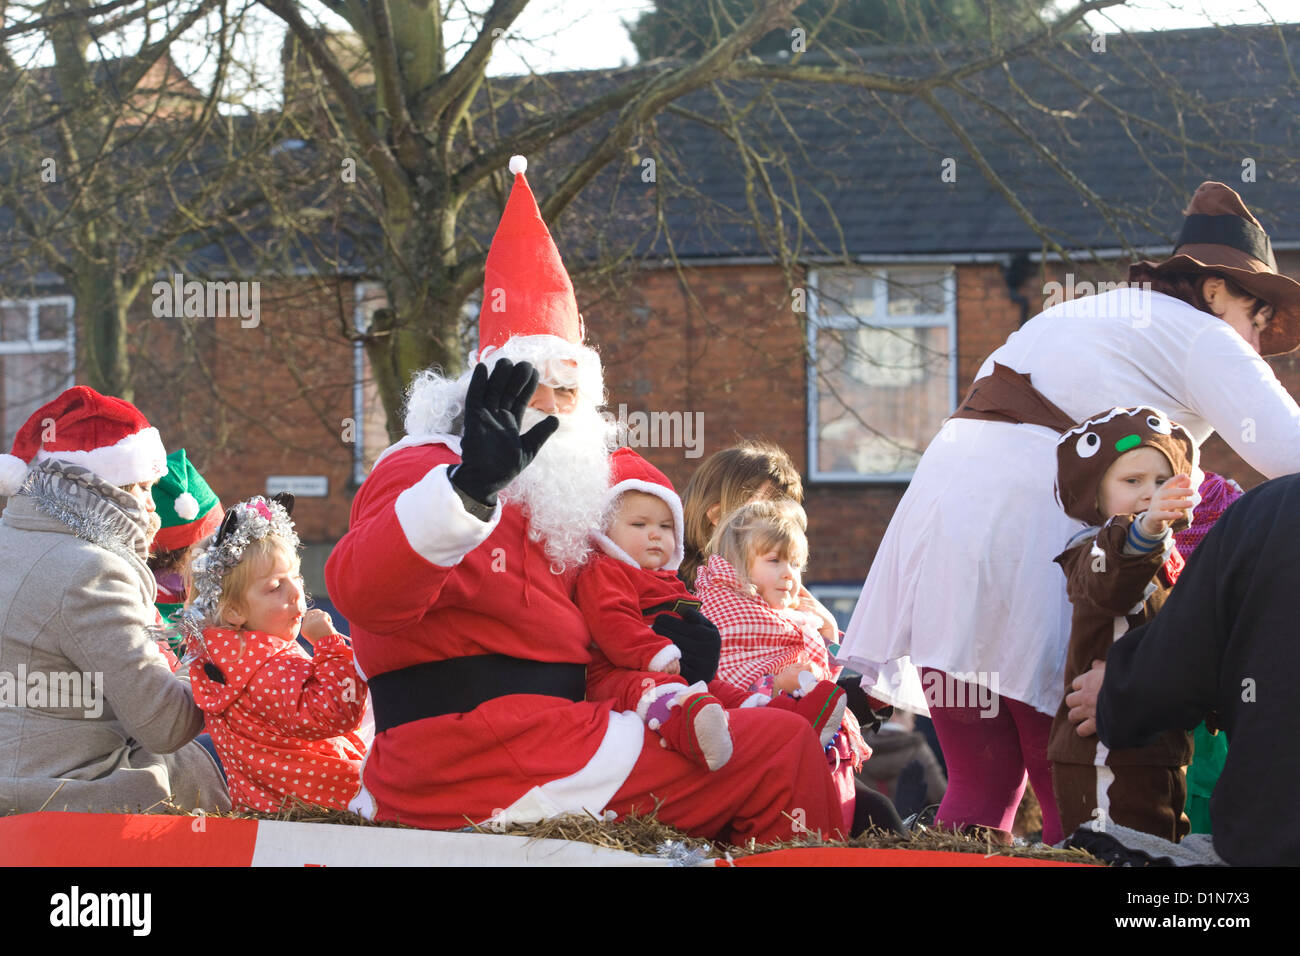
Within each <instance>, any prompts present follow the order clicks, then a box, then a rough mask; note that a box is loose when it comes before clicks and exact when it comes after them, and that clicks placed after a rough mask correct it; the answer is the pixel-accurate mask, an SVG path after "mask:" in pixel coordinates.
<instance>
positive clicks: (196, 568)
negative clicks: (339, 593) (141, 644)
mask: <svg viewBox="0 0 1300 956" xmlns="http://www.w3.org/2000/svg"><path fill="white" fill-rule="evenodd" d="M292 509H293V496H292V495H276V496H275V498H273V499H271V500H269V501H268V500H267V499H265V498H261V497H254V498H251V499H249V500H248V501H247V502H241V503H240V504H237V505H235V507H234V508H232V509H231V510H230V512H229V513H228V514H227V515H226V518H225V520H224V521H223V522H222V524H221V527H220V529H219V530H218V531H217V533H216V535H215V536H213V538H212V539H210V540H209V541H208V542H206V544H200V545H199V546H198V549H197V553H196V555H195V557H194V558H193V560H192V561H191V564H190V577H191V579H192V586H191V588H190V594H191V595H192V596H193V598H192V601H191V603H190V604H189V605H188V606H187V608H186V610H185V621H186V623H187V628H186V629H187V632H188V634H189V639H190V646H191V652H192V655H193V661H192V662H191V664H190V680H191V684H192V685H193V688H194V700H195V702H196V703H197V704H198V705H199V707H201V708H202V709H203V711H204V713H205V714H206V715H207V731H208V733H209V734H211V735H212V740H213V742H214V743H215V744H216V747H217V753H218V754H219V755H220V757H221V761H222V764H223V765H224V769H225V772H226V778H227V783H228V784H229V787H230V799H231V802H232V803H233V804H234V807H235V809H242V810H261V811H267V812H275V811H278V810H280V809H282V808H283V807H284V806H285V805H286V804H287V803H289V802H290V801H289V798H290V797H291V796H292V797H297V798H299V799H301V800H303V801H304V802H306V803H310V804H316V805H318V806H322V807H330V808H333V809H337V810H345V809H347V805H348V801H349V800H350V799H351V798H352V797H353V796H354V795H355V794H356V792H357V790H358V789H359V788H360V783H361V763H362V760H363V759H364V757H365V744H364V743H363V742H362V741H361V738H360V737H358V736H357V734H356V733H355V731H356V729H357V725H358V724H359V723H360V721H361V717H362V713H363V711H364V709H365V703H366V685H365V683H364V681H363V680H362V679H361V676H360V674H358V672H357V668H356V664H355V663H354V662H353V659H352V648H351V646H350V645H349V644H348V643H347V641H346V640H345V639H344V638H343V636H342V635H340V634H339V633H338V632H337V631H335V630H334V625H333V623H332V622H331V621H330V618H329V615H328V614H326V613H325V612H323V611H319V610H314V611H307V610H306V599H305V595H304V592H303V585H302V576H301V574H299V562H298V535H297V533H296V532H295V531H294V528H293V521H292V520H291V519H290V517H289V513H290V512H291V511H292ZM300 630H301V633H302V636H303V637H304V638H306V639H307V640H308V641H310V642H311V643H312V645H313V649H314V652H315V653H314V656H308V655H307V654H306V653H305V652H304V651H303V650H302V648H301V646H300V645H299V644H298V642H297V640H295V638H297V637H298V635H299V631H300Z"/></svg>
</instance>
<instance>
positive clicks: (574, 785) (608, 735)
mask: <svg viewBox="0 0 1300 956" xmlns="http://www.w3.org/2000/svg"><path fill="white" fill-rule="evenodd" d="M645 740H646V736H645V724H644V723H642V721H641V718H639V717H637V716H636V714H633V713H632V712H631V711H623V712H622V713H620V712H618V711H610V714H609V726H607V727H606V728H605V737H604V739H603V740H601V742H600V746H599V747H598V748H597V749H596V752H595V754H593V755H592V757H591V759H590V760H588V761H587V764H586V766H584V767H583V768H582V769H581V770H579V771H578V772H577V773H572V774H569V776H567V777H560V778H559V779H558V780H551V781H549V782H548V783H544V784H542V785H541V786H540V787H533V789H531V790H529V791H528V792H527V793H525V794H524V795H523V796H522V797H520V798H519V799H518V800H516V801H515V802H514V803H512V804H510V806H508V807H506V808H505V809H504V810H502V811H501V812H499V813H497V814H496V815H495V816H493V817H492V818H491V819H490V820H488V821H486V822H487V823H491V824H494V825H497V826H504V825H506V824H510V823H536V822H537V821H539V820H545V819H548V818H549V817H555V816H560V815H562V814H565V813H579V814H585V813H592V814H594V815H596V816H601V815H603V814H604V812H605V804H607V803H609V801H610V800H612V799H613V798H614V794H616V793H618V791H619V788H620V787H622V786H623V783H624V781H626V780H627V778H628V776H629V775H630V774H631V773H632V768H633V767H635V766H636V762H637V758H639V757H640V756H641V747H642V746H643V745H644V743H645Z"/></svg>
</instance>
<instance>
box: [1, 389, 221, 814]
mask: <svg viewBox="0 0 1300 956" xmlns="http://www.w3.org/2000/svg"><path fill="white" fill-rule="evenodd" d="M56 435H57V438H58V441H57V442H56V441H55V436H56ZM119 436H120V437H119ZM42 439H44V440H42ZM15 457H16V459H17V464H18V467H17V468H15V467H14V464H15ZM29 466H30V468H29ZM20 470H21V485H19V486H18V487H17V488H15V487H14V476H15V473H17V472H19V471H20ZM165 470H166V464H165V452H164V450H163V447H162V442H161V440H160V439H159V438H158V433H157V430H156V429H153V428H151V427H149V424H148V422H147V421H145V419H144V417H143V416H142V415H140V413H139V411H137V410H136V409H135V408H134V406H132V405H130V404H129V403H127V402H123V401H121V400H119V399H114V398H107V397H105V396H102V395H99V394H98V393H96V392H94V391H93V390H91V389H89V388H85V387H84V386H78V387H77V388H74V389H69V390H68V391H67V392H64V393H63V395H60V396H59V397H58V398H56V399H55V400H54V401H53V402H51V403H50V404H48V405H46V406H45V407H44V408H42V409H40V410H38V411H37V412H36V413H35V414H34V415H33V416H32V419H31V420H29V422H28V424H27V425H24V426H23V428H22V429H21V430H20V431H19V433H18V437H17V438H16V439H15V442H14V456H13V457H11V456H0V495H4V494H10V495H12V497H10V498H9V501H8V505H7V507H6V508H5V509H4V513H3V514H2V515H0V555H3V561H0V814H3V813H9V812H14V811H35V810H41V809H45V810H98V811H130V812H136V811H141V810H147V809H149V808H151V807H155V806H157V805H158V804H160V803H161V802H163V801H165V800H168V799H169V798H170V799H171V800H172V801H173V802H174V803H176V804H177V805H179V806H181V807H184V808H187V809H194V808H200V807H202V808H206V809H225V808H228V807H229V806H230V803H229V798H228V797H227V794H226V786H225V782H224V780H223V779H222V777H221V773H220V771H219V770H218V768H217V766H216V764H215V763H214V761H213V760H212V758H211V757H210V756H209V755H208V753H207V751H206V750H204V749H203V747H202V746H200V745H199V744H198V743H195V742H193V741H194V738H195V736H196V735H197V734H199V733H200V732H201V731H202V729H203V715H202V712H201V711H200V710H199V709H198V708H197V707H196V706H195V704H194V699H193V696H192V695H191V693H190V687H189V683H188V681H186V680H184V679H182V678H178V677H176V676H175V675H174V674H173V673H172V671H171V667H170V665H169V663H168V661H167V659H166V658H165V657H164V655H163V652H162V651H161V650H160V649H159V647H158V644H157V643H156V632H155V631H154V623H155V620H156V618H155V614H154V607H153V600H154V592H155V583H154V578H153V575H152V573H151V572H150V571H149V568H148V566H147V565H146V563H145V561H146V558H147V557H148V550H149V541H150V539H151V538H152V536H153V534H154V533H155V532H156V531H157V520H156V518H155V517H154V515H153V500H152V498H151V497H150V495H149V489H150V488H151V487H152V484H153V482H154V481H155V480H157V478H158V476H159V475H160V474H162V473H163V472H165Z"/></svg>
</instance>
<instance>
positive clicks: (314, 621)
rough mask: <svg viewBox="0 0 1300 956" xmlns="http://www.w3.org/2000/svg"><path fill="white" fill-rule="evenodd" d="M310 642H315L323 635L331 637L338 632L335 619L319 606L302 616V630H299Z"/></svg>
mask: <svg viewBox="0 0 1300 956" xmlns="http://www.w3.org/2000/svg"><path fill="white" fill-rule="evenodd" d="M299 633H300V634H302V636H303V637H305V638H306V639H307V640H308V642H310V643H311V644H315V643H316V642H317V641H319V640H320V639H321V638H322V637H329V636H330V635H331V634H337V633H338V631H336V630H334V621H333V620H331V619H330V616H329V615H328V614H326V613H325V612H324V611H322V610H321V609H320V608H318V607H314V608H312V609H311V610H310V611H308V612H307V613H306V614H304V615H303V616H302V630H301V631H300V632H299Z"/></svg>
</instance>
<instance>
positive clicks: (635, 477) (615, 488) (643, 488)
mask: <svg viewBox="0 0 1300 956" xmlns="http://www.w3.org/2000/svg"><path fill="white" fill-rule="evenodd" d="M627 491H639V492H640V493H641V494H643V495H653V496H654V497H656V498H659V499H660V500H662V501H663V502H664V504H666V505H667V506H668V510H669V511H671V512H672V515H673V539H674V540H673V553H672V557H670V558H669V559H668V561H667V562H666V563H665V564H664V565H663V568H662V570H664V571H676V570H677V568H678V566H679V565H681V563H682V557H683V555H684V550H683V547H684V542H685V539H686V525H685V523H684V522H683V520H682V499H681V498H680V497H678V495H677V490H676V489H675V488H673V483H672V482H671V481H669V480H668V476H667V475H665V474H664V473H663V472H662V471H660V470H659V469H658V468H656V467H655V466H654V465H652V464H650V462H648V461H646V460H645V459H644V458H642V457H641V456H640V455H638V454H637V453H636V452H634V451H633V450H632V449H631V448H619V449H618V450H616V451H615V452H614V454H612V455H610V456H609V491H608V492H607V493H606V496H605V505H606V508H608V507H609V506H610V505H612V504H613V503H614V499H615V498H617V497H618V496H619V495H621V494H623V493H624V492H627ZM611 517H612V515H608V514H607V515H606V519H607V520H608V519H609V518H611ZM595 539H596V543H597V544H598V545H599V546H600V548H601V550H602V551H604V552H605V553H606V554H608V555H609V556H610V557H614V558H618V559H619V560H621V561H626V562H627V563H628V564H636V562H635V561H633V560H632V559H631V557H629V556H628V555H627V553H626V552H625V551H624V550H623V549H622V548H620V547H619V546H618V545H616V544H615V543H614V542H613V541H611V540H610V538H609V536H608V535H607V534H605V532H604V530H603V529H602V530H601V531H600V533H598V534H596V535H595Z"/></svg>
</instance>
